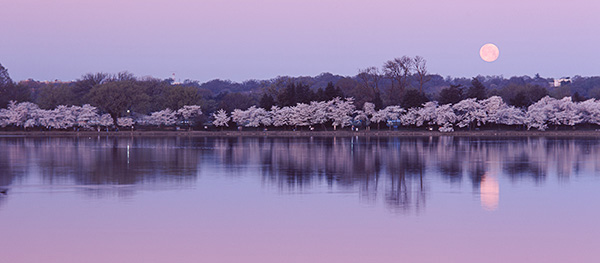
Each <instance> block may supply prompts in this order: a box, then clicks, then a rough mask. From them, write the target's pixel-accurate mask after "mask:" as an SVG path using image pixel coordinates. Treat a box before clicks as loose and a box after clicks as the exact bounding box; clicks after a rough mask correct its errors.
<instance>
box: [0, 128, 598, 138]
mask: <svg viewBox="0 0 600 263" xmlns="http://www.w3.org/2000/svg"><path fill="white" fill-rule="evenodd" d="M90 136H94V137H97V136H101V137H106V136H108V137H355V136H359V137H432V136H433V137H442V136H444V137H600V131H594V130H583V131H582V130H575V131H566V130H559V131H502V130H484V131H455V132H439V131H410V130H399V131H397V130H396V131H390V130H379V131H378V130H370V131H347V130H343V131H119V132H116V131H109V132H106V131H101V132H97V131H79V132H77V131H0V137H90Z"/></svg>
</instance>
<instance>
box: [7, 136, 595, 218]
mask: <svg viewBox="0 0 600 263" xmlns="http://www.w3.org/2000/svg"><path fill="white" fill-rule="evenodd" d="M599 159H600V154H599V147H598V143H597V142H596V141H595V140H591V139H590V140H586V139H564V138H562V139H561V138H540V137H535V138H527V137H519V138H503V139H499V138H484V137H476V138H469V137H409V138H394V137H337V138H336V137H314V138H313V137H301V138H292V137H285V138H277V137H217V138H189V137H165V138H156V137H153V138H141V137H133V138H122V137H121V138H110V137H108V138H107V137H95V138H87V137H85V138H0V174H1V175H0V187H6V186H8V187H10V186H11V185H15V184H19V182H20V181H21V180H24V178H26V177H28V176H29V175H34V174H35V175H37V176H38V177H39V178H38V179H39V180H40V183H41V184H43V185H77V186H83V187H80V188H81V189H82V190H83V192H85V193H87V194H90V195H94V196H103V195H107V194H108V195H114V194H117V195H132V194H135V191H136V190H138V189H140V187H142V188H143V187H145V188H164V187H189V186H191V185H193V184H195V182H196V180H197V176H198V175H199V174H202V172H203V171H204V170H205V169H204V167H206V166H209V165H210V166H216V167H220V168H222V169H223V171H225V172H224V174H223V175H222V176H237V175H241V174H247V171H254V170H256V171H258V173H259V174H258V175H259V178H260V180H262V182H263V184H265V185H269V186H276V188H277V189H278V191H280V192H281V193H298V192H307V191H333V192H339V191H344V192H354V193H358V195H359V196H360V199H361V200H362V201H363V202H366V203H376V202H378V200H383V202H384V203H385V205H386V206H387V207H388V208H389V209H390V210H391V211H394V212H398V213H405V212H411V211H415V212H418V211H420V210H421V209H422V208H423V207H424V206H425V204H426V201H427V198H428V193H429V192H430V191H432V190H435V189H432V186H431V182H433V181H436V180H439V179H442V181H445V182H448V183H449V184H457V185H461V184H462V183H463V177H466V178H469V181H470V184H471V186H472V189H473V192H474V194H484V193H483V192H485V191H487V192H490V193H492V194H495V192H494V191H496V190H495V189H498V188H497V183H498V180H499V179H500V178H502V177H505V178H508V179H509V180H510V181H512V182H513V183H518V182H520V181H523V180H528V181H533V182H534V183H537V184H543V183H544V182H545V180H547V178H548V177H549V175H556V177H557V178H558V179H559V180H561V181H567V180H569V178H570V177H571V176H573V175H577V174H582V173H586V172H590V173H592V174H594V173H595V172H597V171H598V170H600V167H599V166H598V165H599V164H600V162H598V161H599ZM490 176H493V177H494V178H490ZM482 182H483V185H482ZM107 186H108V187H107ZM117 186H119V187H117ZM122 186H135V187H133V188H132V187H122ZM323 189H326V190H323ZM496 192H497V191H496ZM495 198H497V196H491V197H487V199H486V202H488V201H489V202H490V203H488V205H489V206H490V207H493V206H494V204H493V202H494V201H493V200H496V199H495ZM490 200H491V201H490ZM483 201H484V200H482V202H483ZM1 202H2V200H0V204H1ZM482 204H483V203H482Z"/></svg>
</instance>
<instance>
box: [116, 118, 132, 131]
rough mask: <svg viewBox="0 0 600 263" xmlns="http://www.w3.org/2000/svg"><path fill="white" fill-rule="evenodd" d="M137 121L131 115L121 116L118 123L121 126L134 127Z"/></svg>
mask: <svg viewBox="0 0 600 263" xmlns="http://www.w3.org/2000/svg"><path fill="white" fill-rule="evenodd" d="M134 124H135V121H134V120H133V118H130V117H121V118H118V119H117V125H119V126H121V127H131V128H132V129H133V125H134Z"/></svg>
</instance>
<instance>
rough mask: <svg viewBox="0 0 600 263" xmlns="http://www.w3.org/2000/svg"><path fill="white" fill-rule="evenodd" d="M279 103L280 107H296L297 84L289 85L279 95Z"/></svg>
mask: <svg viewBox="0 0 600 263" xmlns="http://www.w3.org/2000/svg"><path fill="white" fill-rule="evenodd" d="M277 101H278V102H279V106H280V107H285V106H294V105H296V103H297V102H296V84H294V83H289V84H288V85H287V86H286V87H285V88H283V89H281V90H280V91H279V93H278V94H277Z"/></svg>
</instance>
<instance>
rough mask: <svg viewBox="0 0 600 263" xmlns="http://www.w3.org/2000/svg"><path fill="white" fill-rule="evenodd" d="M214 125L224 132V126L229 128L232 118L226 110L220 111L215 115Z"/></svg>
mask: <svg viewBox="0 0 600 263" xmlns="http://www.w3.org/2000/svg"><path fill="white" fill-rule="evenodd" d="M212 116H213V119H214V120H213V124H214V125H215V126H217V127H221V130H223V127H224V126H227V127H229V121H230V120H231V118H230V117H229V116H227V112H226V111H225V110H224V109H220V110H218V111H217V112H216V113H213V115H212Z"/></svg>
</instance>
